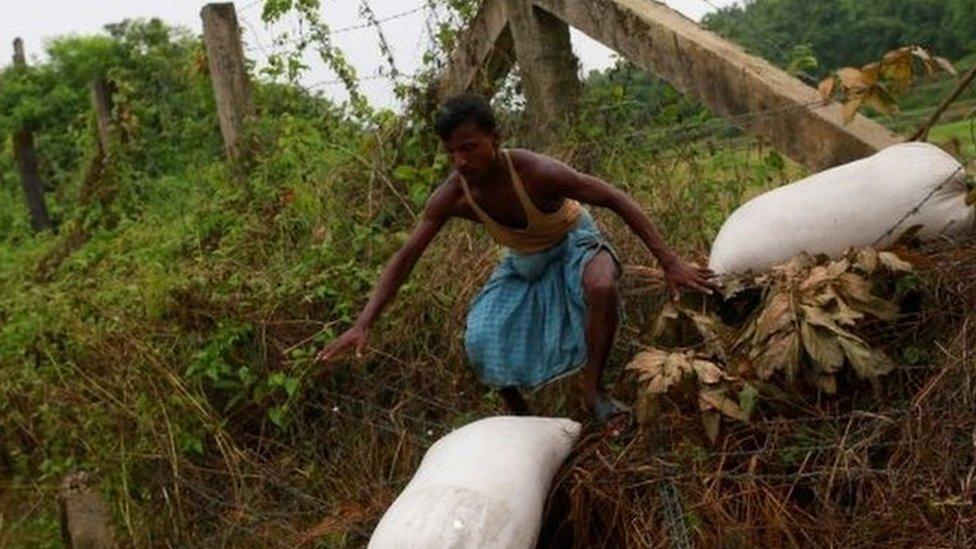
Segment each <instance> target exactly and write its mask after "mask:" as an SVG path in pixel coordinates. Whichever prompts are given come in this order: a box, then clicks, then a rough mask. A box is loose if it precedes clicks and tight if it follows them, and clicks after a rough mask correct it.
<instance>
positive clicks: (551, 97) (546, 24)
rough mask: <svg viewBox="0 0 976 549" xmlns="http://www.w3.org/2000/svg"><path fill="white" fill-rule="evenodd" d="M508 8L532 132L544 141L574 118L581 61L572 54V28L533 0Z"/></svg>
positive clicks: (512, 2) (510, 0)
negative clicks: (559, 126) (564, 123)
mask: <svg viewBox="0 0 976 549" xmlns="http://www.w3.org/2000/svg"><path fill="white" fill-rule="evenodd" d="M506 8H507V12H508V24H509V26H510V27H511V29H512V38H513V39H514V40H515V57H516V59H517V60H518V65H519V72H520V75H519V76H520V77H521V79H522V89H523V90H524V93H525V99H526V110H527V113H526V114H527V118H528V123H529V129H530V132H531V133H534V134H536V136H537V137H540V138H545V137H547V136H548V135H549V131H550V130H552V129H554V128H555V127H556V126H557V125H558V124H559V123H560V122H562V121H565V120H567V119H568V118H571V117H572V115H573V114H574V113H575V111H576V105H577V103H578V101H579V98H580V94H581V86H580V81H579V77H578V72H579V61H578V60H577V59H576V56H575V55H573V46H572V44H571V43H570V41H569V27H568V26H567V25H566V23H564V22H563V21H562V20H560V19H559V18H557V17H555V16H553V15H552V14H550V13H548V12H546V11H544V10H541V9H538V8H536V7H534V6H533V5H532V1H531V0H507V2H506Z"/></svg>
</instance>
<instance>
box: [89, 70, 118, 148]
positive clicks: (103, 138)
mask: <svg viewBox="0 0 976 549" xmlns="http://www.w3.org/2000/svg"><path fill="white" fill-rule="evenodd" d="M112 88H113V86H112V84H110V83H109V82H107V81H105V79H104V78H96V79H95V80H93V81H92V83H91V103H92V110H94V111H95V131H96V136H97V138H98V149H99V151H100V152H101V154H102V156H107V155H108V146H109V136H110V132H111V129H112V91H113V89H112Z"/></svg>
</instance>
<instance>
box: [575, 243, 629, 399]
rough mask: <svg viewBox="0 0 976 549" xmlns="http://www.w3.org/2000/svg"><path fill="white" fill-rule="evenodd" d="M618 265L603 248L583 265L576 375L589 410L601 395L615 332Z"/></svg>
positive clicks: (617, 300)
mask: <svg viewBox="0 0 976 549" xmlns="http://www.w3.org/2000/svg"><path fill="white" fill-rule="evenodd" d="M618 270H619V267H618V266H617V262H616V261H614V259H613V256H612V255H610V252H608V251H606V250H601V251H599V252H597V253H596V255H594V256H593V257H592V258H591V259H590V261H589V262H587V264H586V266H585V267H583V294H584V295H585V296H586V365H585V366H584V367H583V372H582V375H581V376H580V388H581V389H582V392H583V404H584V405H585V406H586V407H587V409H589V410H590V411H592V410H593V408H594V405H595V404H596V401H597V399H598V398H599V397H600V396H601V391H602V386H601V384H600V378H601V376H602V375H603V367H604V366H605V365H606V363H607V358H608V357H609V356H610V349H611V347H612V346H613V338H614V336H615V335H616V334H617V307H618V304H619V295H618V292H617V278H618V274H619V272H618Z"/></svg>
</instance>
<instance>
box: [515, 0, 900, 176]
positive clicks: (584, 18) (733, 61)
mask: <svg viewBox="0 0 976 549" xmlns="http://www.w3.org/2000/svg"><path fill="white" fill-rule="evenodd" d="M532 2H533V3H535V4H536V5H537V6H539V7H541V8H543V9H545V10H546V11H548V12H550V13H552V14H554V15H555V16H557V17H559V18H560V19H562V20H563V21H565V22H566V23H568V24H570V25H572V26H574V27H576V28H578V29H579V30H581V31H583V32H584V33H586V34H588V35H589V36H591V37H592V38H594V39H595V40H597V41H599V42H602V43H603V44H605V45H607V46H608V47H610V48H612V49H614V50H616V51H617V52H618V53H620V54H621V55H623V56H624V57H626V58H628V59H630V60H632V61H634V62H635V63H637V64H638V65H640V66H641V67H643V68H644V69H646V70H648V71H649V72H652V73H654V74H656V75H657V76H660V77H661V78H663V79H665V80H667V81H668V82H670V83H671V84H672V85H673V86H675V87H676V88H677V89H679V90H681V91H682V92H684V93H686V94H688V95H690V96H692V97H695V98H696V99H698V100H699V101H701V102H702V103H703V104H705V105H706V106H707V107H708V108H710V109H711V110H712V111H714V112H715V113H716V114H719V115H722V116H726V117H730V118H732V119H733V122H734V123H735V124H736V125H738V126H739V127H741V128H743V129H744V130H745V131H748V132H750V133H753V134H756V135H760V136H763V137H765V138H766V139H768V140H769V141H770V142H771V143H772V145H773V146H775V147H777V148H778V149H779V150H781V151H782V152H784V153H785V154H786V155H787V156H789V157H791V158H793V159H795V160H797V161H799V162H802V163H803V164H806V165H807V166H809V167H811V168H812V169H815V170H821V169H824V168H827V167H830V166H834V165H837V164H842V163H844V162H849V161H851V160H855V159H858V158H862V157H864V156H868V155H870V154H872V153H874V152H875V151H878V150H880V149H882V148H884V147H887V146H889V145H892V144H894V143H898V142H900V141H901V140H902V138H900V137H899V136H897V135H895V134H893V133H891V132H890V131H888V130H887V129H886V128H885V127H884V126H881V125H880V124H877V123H875V122H872V121H871V120H868V119H867V118H865V117H863V116H860V115H858V116H857V117H856V118H855V119H854V120H853V121H851V122H850V123H849V124H847V125H845V124H844V122H843V116H842V114H841V107H840V105H839V104H837V103H830V104H827V105H823V104H822V103H819V102H818V99H819V95H818V93H817V91H816V90H815V89H813V88H811V87H809V86H807V85H806V84H804V83H803V82H801V81H799V80H797V79H796V78H794V77H792V76H790V75H789V74H787V73H785V72H784V71H782V70H780V69H778V68H777V67H775V66H773V65H772V64H770V63H768V62H766V61H764V60H762V59H760V58H758V57H755V56H752V55H749V54H747V53H746V52H745V51H743V50H742V48H740V47H738V46H736V45H735V44H732V43H731V42H728V41H726V40H724V39H722V38H720V37H719V36H717V35H715V34H713V33H711V32H709V31H706V30H704V29H702V28H701V27H700V26H699V25H697V24H696V23H694V22H693V21H691V20H689V19H687V18H685V17H684V16H682V15H681V14H679V13H678V12H676V11H674V10H671V9H670V8H668V7H667V6H665V5H664V4H659V3H657V2H653V1H648V0H587V1H585V2H583V1H580V0H532ZM515 38H516V42H517V41H518V36H516V37H515ZM760 112H762V113H763V114H761V115H757V116H748V115H749V113H760ZM743 116H744V117H743ZM738 117H743V118H738Z"/></svg>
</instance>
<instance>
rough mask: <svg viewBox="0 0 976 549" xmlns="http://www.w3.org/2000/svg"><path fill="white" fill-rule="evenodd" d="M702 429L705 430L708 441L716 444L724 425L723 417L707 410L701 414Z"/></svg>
mask: <svg viewBox="0 0 976 549" xmlns="http://www.w3.org/2000/svg"><path fill="white" fill-rule="evenodd" d="M701 419H702V427H704V428H705V436H706V437H708V441H709V442H711V443H712V444H715V441H716V440H718V432H719V428H720V427H721V425H722V415H721V414H719V413H718V412H716V411H715V410H707V411H703V412H702V413H701Z"/></svg>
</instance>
